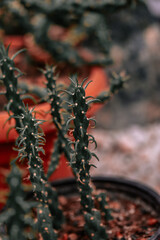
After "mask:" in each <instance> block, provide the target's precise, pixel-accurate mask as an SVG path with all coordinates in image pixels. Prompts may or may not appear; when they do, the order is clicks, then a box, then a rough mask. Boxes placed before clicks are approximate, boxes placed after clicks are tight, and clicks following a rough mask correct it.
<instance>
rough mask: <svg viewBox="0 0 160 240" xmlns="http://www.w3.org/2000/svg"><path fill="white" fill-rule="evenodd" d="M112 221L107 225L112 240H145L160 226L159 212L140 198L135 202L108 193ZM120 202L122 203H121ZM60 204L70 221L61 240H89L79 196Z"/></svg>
mask: <svg viewBox="0 0 160 240" xmlns="http://www.w3.org/2000/svg"><path fill="white" fill-rule="evenodd" d="M107 199H108V204H109V206H110V208H111V209H112V210H111V215H112V217H113V219H112V220H109V221H108V222H106V221H105V220H103V224H104V225H105V226H106V231H107V234H108V237H109V240H116V239H117V240H118V239H121V240H122V239H123V240H124V239H126V240H135V239H136V240H144V239H149V237H151V236H153V234H154V233H155V232H156V230H157V228H158V226H159V223H160V222H159V219H158V216H157V214H156V213H155V211H154V210H153V209H152V208H151V207H150V206H148V205H147V204H146V203H145V202H143V201H142V200H141V199H139V198H134V199H133V198H131V197H129V196H126V195H124V194H122V193H115V192H108V193H107ZM117 199H118V200H117ZM60 202H61V205H62V208H63V212H64V215H65V218H66V223H65V224H64V226H63V229H62V231H61V233H60V234H59V239H63V240H82V239H83V240H89V238H88V237H87V236H86V234H85V232H84V227H83V226H84V225H85V222H84V218H83V215H82V212H81V206H80V201H79V198H78V196H71V197H68V198H67V199H66V198H64V197H62V196H61V197H60Z"/></svg>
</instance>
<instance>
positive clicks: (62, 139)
mask: <svg viewBox="0 0 160 240" xmlns="http://www.w3.org/2000/svg"><path fill="white" fill-rule="evenodd" d="M43 73H44V75H45V77H46V81H47V82H46V87H47V91H48V102H49V103H50V106H51V110H50V112H51V115H52V121H53V123H54V124H55V126H56V128H57V131H58V136H57V140H56V142H55V143H54V151H53V153H52V156H51V162H50V165H49V168H48V172H47V177H50V176H51V174H52V173H53V172H54V170H55V169H56V168H57V166H58V164H59V158H60V156H61V155H62V153H64V155H65V157H66V158H67V159H68V161H69V162H70V146H69V144H68V143H69V140H68V138H67V135H66V134H67V132H66V127H65V123H64V122H65V120H64V117H63V116H64V115H63V114H62V112H64V110H65V109H64V108H63V106H64V105H63V104H64V101H63V99H62V96H61V95H60V91H59V89H58V88H57V77H56V74H55V68H54V67H52V66H51V67H49V66H47V67H46V69H45V71H43ZM65 114H67V110H66V111H65ZM67 116H68V114H67Z"/></svg>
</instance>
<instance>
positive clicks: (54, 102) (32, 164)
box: [0, 46, 124, 240]
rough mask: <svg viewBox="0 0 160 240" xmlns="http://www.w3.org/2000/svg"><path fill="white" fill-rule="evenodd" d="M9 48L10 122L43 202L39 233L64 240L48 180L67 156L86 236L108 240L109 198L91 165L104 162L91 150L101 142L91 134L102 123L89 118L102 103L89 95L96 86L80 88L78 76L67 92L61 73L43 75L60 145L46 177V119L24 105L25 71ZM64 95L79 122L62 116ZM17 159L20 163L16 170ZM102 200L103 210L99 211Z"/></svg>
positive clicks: (4, 56)
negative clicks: (70, 132)
mask: <svg viewBox="0 0 160 240" xmlns="http://www.w3.org/2000/svg"><path fill="white" fill-rule="evenodd" d="M8 49H9V48H7V50H5V48H4V47H3V46H2V47H1V51H0V54H1V60H0V67H1V72H2V77H1V80H2V81H3V82H4V85H5V87H6V92H5V93H3V94H5V95H6V97H7V99H8V101H9V103H8V104H7V111H8V113H9V115H10V117H9V119H11V118H14V119H15V121H16V122H15V128H16V130H17V132H18V134H19V137H18V139H17V141H16V145H17V151H18V157H17V159H18V160H19V161H26V160H27V161H28V168H29V173H30V177H29V178H30V180H31V183H32V186H33V191H34V196H35V198H36V200H37V202H38V203H37V218H38V221H37V224H35V227H36V228H38V232H39V233H40V234H41V236H42V238H43V239H45V240H54V239H55V240H56V239H57V238H58V233H57V230H59V229H60V227H61V224H62V223H63V221H64V217H63V214H62V211H61V209H60V207H59V203H58V196H57V192H56V191H55V189H52V188H51V186H50V184H49V183H48V180H47V177H49V176H50V174H51V173H52V172H53V171H54V169H55V168H56V167H57V165H58V161H59V157H60V155H61V154H62V153H64V154H65V156H66V158H67V159H68V162H69V164H70V166H71V167H72V169H73V172H74V174H75V176H76V179H77V182H78V189H79V192H80V196H81V205H82V210H83V213H84V218H85V222H86V224H85V231H86V233H87V234H88V236H89V238H90V239H91V240H97V239H100V240H106V239H108V236H107V234H106V231H105V227H104V226H103V224H102V221H101V215H102V216H104V217H105V220H108V219H110V211H109V209H108V205H107V201H106V194H105V193H102V192H101V193H99V192H97V191H96V189H95V188H94V186H93V184H92V182H91V178H90V168H91V167H92V166H94V165H93V164H91V162H90V161H91V158H92V157H95V158H96V159H97V160H98V157H97V155H96V154H95V153H94V152H91V151H90V150H89V144H90V143H94V144H95V147H96V145H97V144H96V141H95V139H94V137H93V136H92V135H91V134H89V133H88V132H87V131H88V127H89V124H90V121H93V122H96V121H95V119H92V118H87V116H86V113H87V110H88V108H89V105H90V104H92V103H94V102H97V101H98V99H94V98H93V99H92V97H91V96H88V97H86V96H85V89H86V88H87V86H88V84H89V83H90V82H91V81H89V82H87V83H86V85H85V86H84V84H85V82H86V80H87V79H84V80H83V81H82V83H81V84H79V82H78V78H77V75H75V76H73V77H72V78H70V80H71V82H72V84H71V85H70V87H69V88H68V89H67V90H59V88H58V87H57V84H56V75H55V68H53V67H52V66H51V67H49V66H47V67H46V70H45V71H43V73H44V75H45V77H46V80H47V83H46V86H47V92H48V101H49V102H50V105H51V114H52V117H53V118H52V119H53V123H54V124H55V126H56V128H57V130H58V137H57V142H56V143H55V149H54V152H53V154H52V161H51V162H52V163H51V166H50V168H49V171H48V174H47V177H46V176H45V174H44V170H43V161H42V159H41V157H40V152H42V153H43V154H44V150H43V145H44V142H45V139H44V134H43V132H42V130H41V128H40V125H41V124H42V123H43V120H39V119H36V118H35V115H36V112H35V111H34V108H33V109H30V110H29V109H28V106H27V107H26V106H25V105H24V103H23V96H21V93H20V92H18V80H17V79H18V76H16V75H15V71H17V72H19V74H20V75H21V72H20V70H19V69H17V68H15V66H14V61H13V59H14V57H16V55H17V54H16V55H15V56H13V57H12V58H9V56H8ZM114 77H115V80H114V81H113V84H112V85H111V87H110V92H109V93H110V94H109V98H110V97H111V95H112V94H113V93H115V92H116V91H117V90H118V89H119V88H121V87H122V86H123V83H124V78H118V76H117V75H115V76H114ZM61 91H62V92H66V93H67V94H68V95H69V98H68V99H69V106H68V107H69V108H70V107H71V108H72V110H73V117H72V118H71V119H69V120H68V121H67V122H66V123H65V119H64V115H63V114H62V107H63V103H64V101H65V100H66V99H65V98H64V96H63V95H62V94H61ZM25 97H27V96H25ZM109 98H107V99H109ZM67 110H68V109H67ZM71 121H73V123H74V130H73V137H74V140H72V141H71V140H69V139H68V138H67V131H68V127H69V123H70V122H71ZM17 159H15V160H14V162H13V165H14V164H15V162H16V161H17ZM97 201H98V203H99V204H98V205H99V209H100V210H98V209H96V207H97ZM19 225H20V224H19ZM9 237H10V232H9Z"/></svg>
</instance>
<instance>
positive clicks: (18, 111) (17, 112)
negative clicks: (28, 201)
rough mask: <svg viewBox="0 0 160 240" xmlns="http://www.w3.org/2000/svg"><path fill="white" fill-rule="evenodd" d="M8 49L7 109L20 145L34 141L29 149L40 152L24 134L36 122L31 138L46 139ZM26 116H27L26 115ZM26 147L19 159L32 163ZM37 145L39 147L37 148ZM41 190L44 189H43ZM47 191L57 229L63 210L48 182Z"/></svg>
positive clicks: (4, 63)
mask: <svg viewBox="0 0 160 240" xmlns="http://www.w3.org/2000/svg"><path fill="white" fill-rule="evenodd" d="M8 49H9V48H7V50H5V48H4V46H1V49H0V54H1V60H0V67H1V71H2V78H1V79H2V80H3V83H4V85H5V87H6V93H5V95H6V98H7V100H8V101H9V103H8V104H7V110H8V113H9V114H11V112H12V115H10V117H9V119H10V118H14V119H15V121H16V126H15V128H16V130H17V132H18V133H19V134H20V137H19V139H20V142H19V143H18V144H19V146H21V145H23V144H31V143H32V144H33V145H29V146H28V145H27V146H28V149H29V150H32V151H33V153H36V154H39V151H42V152H44V150H43V148H42V147H38V145H37V146H35V145H34V143H35V142H25V140H26V139H25V136H24V137H23V134H24V133H26V132H28V131H29V130H28V128H27V126H29V124H30V123H31V124H32V125H33V126H34V124H35V128H33V130H35V132H33V136H32V138H31V140H34V141H35V139H36V138H37V139H38V140H37V142H36V143H37V144H43V140H44V138H43V136H42V135H43V133H39V132H37V131H38V129H40V128H39V127H38V126H37V125H39V124H38V121H37V120H36V119H35V117H34V116H33V121H32V119H30V118H31V117H32V116H31V115H32V112H29V111H28V110H26V108H25V106H24V103H23V101H22V100H23V97H22V96H21V94H20V93H19V92H18V88H17V86H18V84H17V82H18V81H17V78H18V77H16V76H15V71H19V70H18V69H15V67H14V61H13V59H14V58H15V57H16V56H17V54H15V55H14V56H13V57H12V58H9V56H8ZM19 72H20V71H19ZM10 111H11V112H10ZM24 116H26V117H24ZM23 117H24V118H23ZM33 122H34V124H33ZM40 122H41V121H40ZM22 125H23V126H24V129H22ZM36 126H37V127H36ZM29 133H30V132H29ZM30 134H31V133H30ZM34 134H35V135H34ZM25 147H26V146H24V149H23V147H21V150H20V151H19V157H20V158H19V160H20V161H22V160H25V159H28V163H29V164H30V163H31V162H30V160H29V159H30V156H31V155H29V154H32V152H26V151H25ZM35 147H37V150H36V149H35ZM37 159H39V157H38V158H36V157H34V160H35V162H34V164H35V165H37V161H38V160H37ZM34 160H33V161H34ZM39 161H40V165H41V166H42V160H39ZM34 164H33V165H29V166H30V167H31V170H30V173H33V172H34V170H35V167H34ZM37 166H38V165H37ZM32 167H33V169H32ZM40 169H41V170H40ZM40 169H36V171H40V172H41V174H42V173H43V168H42V167H41V168H40ZM37 174H38V173H37ZM37 176H39V181H40V182H39V183H41V178H42V181H44V182H46V179H45V176H44V173H43V176H41V175H37ZM32 180H34V177H33V175H32V177H31V182H32ZM32 183H33V182H32ZM39 187H44V186H43V185H39ZM33 188H34V187H33ZM41 191H43V189H42V190H41ZM46 191H47V192H48V199H49V200H48V205H49V209H50V212H51V213H52V214H53V215H54V216H52V218H53V226H54V228H55V229H57V228H59V227H60V225H61V224H62V222H63V215H62V211H61V210H60V209H59V204H58V196H57V192H56V190H55V189H52V188H51V186H50V185H49V184H47V186H46V187H45V192H46ZM52 202H54V204H52ZM47 211H48V210H47ZM40 212H41V211H40ZM40 216H41V215H40ZM42 225H45V223H43V224H42ZM42 225H41V226H42ZM45 234H47V233H45Z"/></svg>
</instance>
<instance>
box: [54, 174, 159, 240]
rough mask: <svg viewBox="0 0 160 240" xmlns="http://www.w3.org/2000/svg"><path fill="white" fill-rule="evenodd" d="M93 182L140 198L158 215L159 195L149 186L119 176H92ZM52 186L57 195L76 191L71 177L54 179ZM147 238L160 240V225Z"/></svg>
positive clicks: (99, 186)
mask: <svg viewBox="0 0 160 240" xmlns="http://www.w3.org/2000/svg"><path fill="white" fill-rule="evenodd" d="M93 182H94V183H95V185H96V187H97V188H100V189H106V190H109V191H113V192H120V193H125V194H126V195H127V196H130V197H133V198H136V197H138V198H140V199H142V200H143V201H144V202H146V203H147V204H148V205H150V206H152V208H153V209H154V210H155V211H156V212H157V213H158V215H159V216H160V195H159V194H158V193H156V192H155V191H154V190H152V189H151V188H150V187H148V186H146V185H144V184H142V183H139V182H136V181H131V180H127V179H124V178H119V177H94V178H93ZM52 186H54V187H56V189H57V191H58V193H59V195H73V194H76V193H77V186H76V181H75V179H73V178H72V179H63V180H58V181H55V182H53V183H52ZM149 240H160V226H159V228H158V229H157V232H156V233H155V234H154V235H153V236H152V237H151V238H149Z"/></svg>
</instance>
